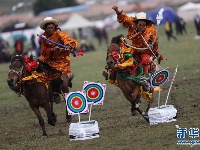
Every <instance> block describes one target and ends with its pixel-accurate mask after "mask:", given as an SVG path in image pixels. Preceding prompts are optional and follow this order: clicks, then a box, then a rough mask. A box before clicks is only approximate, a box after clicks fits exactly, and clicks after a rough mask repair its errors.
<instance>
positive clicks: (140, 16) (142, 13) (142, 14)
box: [134, 12, 154, 25]
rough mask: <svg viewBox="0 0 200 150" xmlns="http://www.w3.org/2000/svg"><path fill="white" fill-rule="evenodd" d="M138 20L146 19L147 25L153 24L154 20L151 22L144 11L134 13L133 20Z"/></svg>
mask: <svg viewBox="0 0 200 150" xmlns="http://www.w3.org/2000/svg"><path fill="white" fill-rule="evenodd" d="M139 20H144V21H146V23H147V25H148V24H154V22H153V21H152V20H149V19H147V14H146V13H144V12H140V13H137V14H136V15H135V20H134V22H137V21H139Z"/></svg>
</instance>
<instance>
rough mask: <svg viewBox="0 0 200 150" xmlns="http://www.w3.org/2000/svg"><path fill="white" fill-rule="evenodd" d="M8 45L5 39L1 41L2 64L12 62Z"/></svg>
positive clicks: (0, 58) (0, 59)
mask: <svg viewBox="0 0 200 150" xmlns="http://www.w3.org/2000/svg"><path fill="white" fill-rule="evenodd" d="M8 46H9V45H8V43H7V42H6V41H4V40H3V39H0V63H3V62H8V61H10V52H9V49H8Z"/></svg>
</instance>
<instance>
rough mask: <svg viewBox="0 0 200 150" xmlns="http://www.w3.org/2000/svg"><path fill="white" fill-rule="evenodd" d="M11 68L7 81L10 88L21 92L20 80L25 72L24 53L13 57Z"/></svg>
mask: <svg viewBox="0 0 200 150" xmlns="http://www.w3.org/2000/svg"><path fill="white" fill-rule="evenodd" d="M9 68H10V70H9V73H8V77H7V83H8V86H9V87H10V89H12V90H13V91H15V92H17V93H18V92H19V90H20V86H19V83H18V82H19V80H20V79H21V77H22V75H23V73H24V57H23V56H22V55H15V56H13V57H12V58H11V64H10V66H9Z"/></svg>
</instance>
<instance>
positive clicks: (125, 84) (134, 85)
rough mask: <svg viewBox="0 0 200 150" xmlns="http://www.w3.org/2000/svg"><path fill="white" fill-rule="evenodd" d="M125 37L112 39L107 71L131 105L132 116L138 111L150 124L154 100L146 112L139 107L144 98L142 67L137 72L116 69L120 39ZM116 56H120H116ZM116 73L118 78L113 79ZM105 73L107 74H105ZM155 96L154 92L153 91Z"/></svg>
mask: <svg viewBox="0 0 200 150" xmlns="http://www.w3.org/2000/svg"><path fill="white" fill-rule="evenodd" d="M122 36H123V35H119V36H116V37H113V38H112V41H111V43H110V45H109V47H108V49H107V58H106V63H107V70H109V71H110V77H111V78H114V79H116V82H117V83H116V84H117V86H118V87H119V88H120V89H121V90H122V92H123V94H124V96H125V97H126V99H127V100H128V101H129V102H130V103H131V112H132V115H135V114H136V111H138V112H139V113H140V114H141V115H142V116H143V117H144V118H145V120H146V121H147V122H148V121H149V120H148V110H149V108H150V104H151V102H152V99H151V100H149V101H148V107H147V109H146V111H142V110H141V109H140V108H139V106H140V104H141V100H140V98H141V96H142V97H143V94H144V93H142V92H144V91H143V89H142V86H141V85H140V84H139V82H138V80H139V77H140V76H141V74H142V73H141V67H140V68H139V67H138V69H135V70H131V71H130V70H126V69H123V70H121V69H116V68H115V64H117V62H119V61H120V60H119V59H120V48H121V40H120V38H121V37H122ZM116 54H117V55H118V56H116ZM109 71H108V72H109ZM113 71H114V72H116V77H112V72H113ZM104 73H105V72H104ZM151 92H152V94H153V91H151Z"/></svg>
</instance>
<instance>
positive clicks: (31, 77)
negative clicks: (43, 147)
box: [7, 55, 71, 138]
mask: <svg viewBox="0 0 200 150" xmlns="http://www.w3.org/2000/svg"><path fill="white" fill-rule="evenodd" d="M9 68H10V71H9V73H8V78H7V83H8V86H9V87H10V89H11V90H13V91H14V92H16V93H17V94H19V95H21V94H22V95H24V97H25V98H26V100H27V101H28V103H29V106H30V107H31V109H32V110H33V111H34V113H35V114H36V116H37V118H38V120H39V124H40V126H41V128H42V132H43V134H42V138H47V137H48V135H47V132H46V129H45V122H44V119H43V118H42V116H41V113H40V110H39V108H43V109H44V110H45V112H46V114H47V118H48V124H50V125H52V126H55V123H56V121H57V119H56V114H55V113H54V111H53V102H54V100H53V92H52V87H51V85H50V84H49V83H48V82H49V81H47V82H44V80H46V78H45V77H43V75H44V72H43V73H38V72H36V71H34V72H28V71H27V70H26V67H25V56H22V55H15V56H13V57H12V58H11V64H10V66H9ZM66 111H67V110H66ZM66 118H67V119H68V120H67V121H69V119H71V116H68V113H67V112H66Z"/></svg>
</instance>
